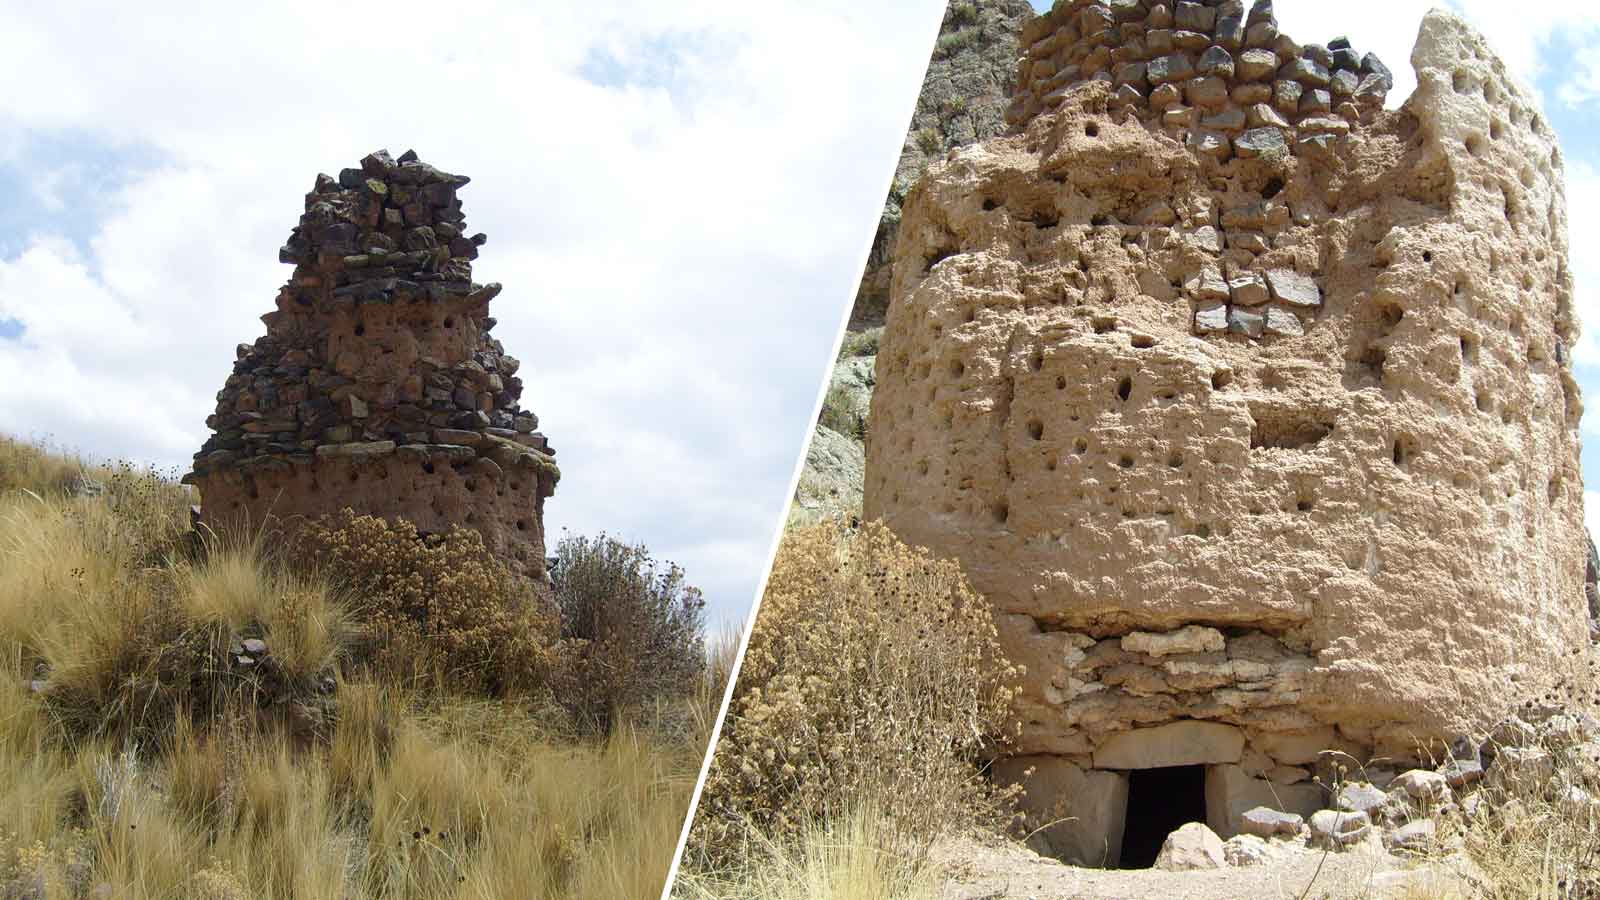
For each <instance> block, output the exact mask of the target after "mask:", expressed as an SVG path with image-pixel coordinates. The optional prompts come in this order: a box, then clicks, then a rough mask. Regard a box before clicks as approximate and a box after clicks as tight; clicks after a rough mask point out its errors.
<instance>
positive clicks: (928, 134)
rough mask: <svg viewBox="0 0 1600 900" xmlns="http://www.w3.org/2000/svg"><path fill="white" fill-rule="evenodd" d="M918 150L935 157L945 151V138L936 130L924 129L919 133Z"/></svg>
mask: <svg viewBox="0 0 1600 900" xmlns="http://www.w3.org/2000/svg"><path fill="white" fill-rule="evenodd" d="M917 149H918V150H921V151H922V152H923V153H924V154H926V155H928V156H934V155H936V154H938V153H939V152H940V151H942V150H944V137H943V136H942V135H940V134H939V132H938V131H936V130H935V129H932V128H923V129H921V130H919V131H918V132H917Z"/></svg>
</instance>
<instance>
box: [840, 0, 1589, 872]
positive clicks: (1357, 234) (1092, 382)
mask: <svg viewBox="0 0 1600 900" xmlns="http://www.w3.org/2000/svg"><path fill="white" fill-rule="evenodd" d="M1022 46H1023V47H1024V56H1023V59H1022V61H1021V63H1020V69H1019V74H1018V79H1017V84H1018V87H1017V93H1016V96H1015V98H1014V100H1013V105H1012V107H1011V112H1010V119H1011V121H1012V123H1013V126H1014V132H1013V133H1012V134H1011V135H1009V136H1005V137H1001V138H996V139H992V140H989V141H986V142H984V143H981V144H977V145H974V146H971V147H968V148H964V149H962V150H959V151H956V152H954V153H952V154H951V157H950V159H949V161H948V162H946V163H945V164H943V165H942V166H939V167H936V168H935V169H934V170H933V171H932V172H931V173H930V174H929V175H928V176H927V177H926V178H925V179H924V180H923V181H922V182H921V183H920V184H919V186H918V187H917V188H916V189H915V190H913V192H912V194H911V195H910V196H909V197H908V199H907V201H906V204H905V214H904V220H903V222H902V225H901V229H900V237H899V242H898V245H897V248H896V253H895V258H896V261H895V270H894V275H893V282H892V288H891V300H890V307H889V311H888V317H887V325H886V330H885V333H884V336H883V340H882V345H881V349H880V353H879V356H878V363H877V390H876V393H875V394H874V396H873V400H872V412H871V427H870V435H869V442H868V453H867V469H866V478H865V491H866V496H865V510H866V514H867V516H868V517H869V518H878V517H881V518H882V519H883V520H884V521H885V522H886V523H887V524H888V525H889V526H890V527H891V528H893V529H894V530H895V531H896V532H897V533H899V535H900V536H901V537H902V538H903V539H905V540H906V541H908V542H910V543H912V544H918V545H923V546H927V547H929V548H931V549H933V550H934V551H935V552H937V553H940V554H942V555H947V556H953V557H956V558H958V559H959V560H960V561H961V562H962V564H963V566H964V568H965V570H966V572H967V573H968V575H969V577H970V578H971V579H972V581H973V583H974V585H975V586H976V587H977V588H978V590H979V591H980V592H982V593H983V594H984V595H985V596H986V597H987V598H988V599H989V601H990V602H991V603H992V604H993V605H994V607H995V611H996V615H997V619H998V620H999V624H1000V627H1001V630H1002V640H1003V642H1004V645H1005V647H1006V649H1007V651H1008V652H1009V654H1010V656H1011V658H1012V659H1013V660H1014V661H1016V662H1019V663H1022V664H1023V665H1025V666H1026V668H1027V675H1026V682H1025V684H1024V686H1023V699H1022V703H1021V713H1022V723H1021V725H1022V731H1021V739H1020V744H1019V745H1018V746H1017V747H1016V748H1015V752H1016V753H1017V754H1018V756H1017V758H1016V759H1013V760H1011V761H1009V762H1006V763H1003V764H1002V765H1001V766H1000V767H999V771H1000V772H1001V773H1002V774H1003V775H1005V774H1009V775H1011V776H1013V777H1019V778H1020V777H1023V776H1022V774H1021V773H1023V772H1024V771H1026V770H1030V769H1031V771H1032V772H1033V775H1032V776H1031V778H1032V783H1031V785H1030V790H1029V802H1030V803H1032V804H1037V805H1038V807H1039V808H1040V809H1047V808H1049V807H1050V806H1051V804H1052V803H1053V801H1054V800H1056V799H1066V800H1067V802H1068V804H1069V811H1068V814H1069V815H1072V816H1075V817H1076V818H1075V819H1074V820H1073V821H1071V822H1067V823H1064V824H1061V825H1058V826H1056V827H1054V828H1052V829H1050V830H1049V831H1047V832H1046V833H1045V835H1044V837H1045V840H1046V841H1047V842H1048V844H1049V847H1048V849H1049V850H1050V852H1052V853H1055V854H1056V855H1058V856H1062V857H1065V858H1068V859H1072V860H1076V861H1079V862H1083V863H1089V864H1116V863H1117V862H1118V861H1119V858H1120V857H1121V854H1122V850H1123V847H1124V844H1125V841H1126V843H1127V844H1128V846H1132V845H1133V844H1134V843H1135V842H1138V843H1141V844H1145V843H1147V842H1148V840H1149V838H1150V834H1149V833H1148V832H1150V828H1149V827H1147V819H1148V817H1149V816H1150V815H1154V812H1153V811H1152V808H1151V807H1150V806H1148V805H1147V804H1146V800H1145V799H1142V798H1148V797H1150V796H1151V795H1152V792H1154V793H1155V794H1157V795H1158V796H1159V797H1160V800H1161V802H1162V803H1164V804H1166V805H1168V806H1171V805H1174V804H1195V806H1196V811H1197V813H1198V817H1199V818H1203V819H1205V820H1207V821H1208V822H1209V823H1210V824H1211V826H1212V827H1213V828H1214V829H1215V830H1216V831H1218V832H1219V833H1220V834H1222V835H1223V836H1224V837H1227V836H1229V835H1232V834H1234V833H1236V832H1237V831H1238V828H1239V816H1240V814H1241V813H1242V812H1243V811H1244V810H1246V809H1249V808H1251V807H1253V806H1256V805H1260V804H1265V805H1269V806H1274V807H1279V808H1287V809H1290V810H1292V811H1299V812H1309V811H1310V810H1313V809H1316V808H1319V807H1320V806H1321V805H1322V804H1323V802H1324V792H1323V790H1322V789H1321V788H1320V787H1318V786H1316V785H1314V784H1313V783H1312V782H1311V776H1312V775H1313V774H1314V773H1315V770H1316V768H1317V766H1318V765H1326V764H1327V759H1328V757H1327V756H1326V755H1325V754H1321V751H1325V750H1337V751H1342V752H1344V753H1348V754H1350V755H1351V756H1354V757H1356V758H1357V759H1359V760H1361V761H1364V762H1365V761H1370V760H1374V759H1385V760H1387V762H1381V763H1378V764H1379V765H1387V766H1393V767H1405V765H1406V764H1407V763H1416V762H1423V761H1426V760H1427V759H1428V758H1429V756H1430V755H1434V754H1440V755H1447V754H1448V753H1449V752H1450V748H1451V746H1452V744H1453V743H1454V744H1455V746H1457V747H1461V746H1466V745H1468V744H1470V746H1472V747H1474V748H1475V747H1476V743H1472V742H1466V741H1458V740H1457V739H1458V738H1462V737H1467V738H1472V739H1474V740H1476V739H1481V738H1482V737H1483V735H1484V734H1485V733H1486V732H1487V731H1488V730H1489V729H1490V728H1491V727H1492V726H1493V725H1494V723H1496V722H1497V721H1499V720H1500V719H1501V718H1502V717H1503V716H1505V715H1506V714H1507V713H1508V712H1509V711H1510V710H1511V709H1512V708H1513V706H1514V705H1515V704H1518V703H1519V702H1522V701H1523V700H1524V699H1526V698H1528V697H1531V696H1534V695H1536V694H1537V693H1538V692H1540V691H1541V690H1543V689H1545V688H1547V687H1548V686H1549V685H1550V684H1551V683H1552V682H1553V681H1554V680H1555V679H1556V678H1557V677H1558V671H1559V669H1560V668H1561V660H1562V659H1563V658H1569V659H1570V658H1571V655H1572V654H1573V652H1574V651H1576V650H1577V649H1578V648H1580V647H1583V646H1585V640H1586V627H1585V612H1584V607H1583V577H1584V561H1585V545H1584V533H1583V528H1582V484H1581V476H1580V471H1579V463H1578V449H1579V442H1578V420H1579V417H1580V414H1581V411H1582V404H1581V400H1580V398H1579V395H1578V388H1577V384H1576V382H1575V381H1574V379H1573V377H1572V373H1571V360H1570V356H1569V351H1570V348H1571V347H1572V346H1573V344H1574V342H1575V340H1576V323H1575V321H1574V315H1573V310H1572V283H1571V277H1570V274H1569V271H1568V268H1567V264H1566V254H1567V243H1566V242H1567V237H1566V211H1565V205H1564V200H1563V195H1562V160H1561V154H1560V151H1559V149H1558V148H1557V147H1556V144H1555V138H1554V135H1553V133H1552V131H1551V129H1550V127H1549V126H1548V124H1547V123H1546V122H1545V120H1544V118H1543V116H1542V115H1541V114H1540V112H1539V109H1538V105H1537V102H1536V101H1535V100H1534V98H1533V97H1532V96H1531V95H1530V94H1529V93H1528V92H1527V91H1525V90H1524V89H1523V88H1521V87H1520V86H1519V85H1517V84H1516V83H1515V82H1514V81H1513V80H1512V79H1510V78H1509V77H1508V75H1507V72H1506V69H1505V66H1504V65H1503V64H1502V63H1501V62H1500V60H1498V59H1497V58H1496V57H1495V56H1494V55H1493V53H1492V52H1491V51H1490V50H1489V48H1488V46H1487V44H1486V43H1485V41H1484V40H1483V39H1482V38H1481V37H1480V36H1479V35H1477V34H1476V33H1474V32H1473V31H1472V30H1471V29H1470V28H1469V27H1468V26H1467V25H1466V24H1465V23H1463V22H1462V21H1461V20H1459V19H1457V18H1455V17H1454V16H1452V15H1449V14H1446V13H1439V12H1435V13H1430V14H1429V15H1428V16H1427V17H1426V18H1425V19H1424V20H1423V22H1422V26H1421V31H1420V34H1419V37H1418V41H1417V44H1416V49H1415V51H1414V52H1413V55H1412V65H1413V66H1414V68H1415V69H1416V72H1417V77H1418V81H1419V86H1418V89H1417V91H1416V93H1415V94H1414V95H1413V96H1411V97H1410V98H1409V99H1408V101H1407V102H1406V103H1405V105H1404V106H1403V107H1402V108H1401V109H1399V110H1397V111H1386V110H1385V109H1384V108H1383V103H1382V101H1383V97H1384V93H1385V92H1386V91H1387V90H1388V88H1389V87H1390V83H1391V82H1390V77H1389V73H1388V70H1387V69H1386V68H1385V67H1384V66H1383V64H1382V63H1381V62H1379V61H1378V60H1377V59H1375V58H1374V57H1373V56H1371V55H1370V54H1369V55H1366V56H1363V55H1360V54H1358V53H1357V52H1355V50H1353V49H1352V48H1351V47H1350V45H1349V42H1348V41H1345V40H1343V39H1340V40H1336V41H1331V42H1329V43H1328V44H1327V45H1326V46H1323V45H1315V44H1312V45H1300V44H1297V43H1295V42H1294V41H1292V40H1290V39H1289V38H1288V37H1287V36H1285V35H1282V34H1280V33H1279V32H1278V28H1277V25H1276V22H1275V20H1274V18H1273V12H1272V8H1271V3H1270V0H1260V2H1257V3H1256V4H1255V5H1254V6H1253V7H1252V8H1250V9H1249V10H1248V12H1247V11H1246V10H1245V8H1244V7H1243V5H1242V4H1241V3H1240V2H1238V0H1219V2H1212V0H1207V2H1203V3H1197V2H1177V3H1176V4H1175V5H1173V4H1170V3H1167V2H1157V0H1109V2H1108V0H1073V2H1063V3H1058V4H1057V5H1056V7H1055V9H1054V10H1053V11H1052V12H1050V13H1049V14H1047V15H1045V16H1042V17H1040V18H1039V19H1037V20H1035V21H1034V22H1033V23H1031V24H1030V25H1029V26H1028V28H1027V29H1026V31H1025V32H1024V35H1023V40H1022ZM1472 752H1473V753H1474V754H1475V753H1476V750H1475V749H1474V750H1473V751H1472ZM1153 779H1166V780H1165V781H1160V780H1153ZM1147 814H1148V815H1147ZM1164 836H1165V831H1161V832H1160V833H1159V835H1158V836H1157V837H1156V838H1155V841H1156V843H1158V844H1159V841H1160V838H1161V837H1164ZM1130 852H1131V851H1130Z"/></svg>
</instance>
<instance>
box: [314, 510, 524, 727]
mask: <svg viewBox="0 0 1600 900" xmlns="http://www.w3.org/2000/svg"><path fill="white" fill-rule="evenodd" d="M301 541H302V544H303V546H304V547H305V548H306V550H307V551H308V555H309V558H310V559H311V560H313V561H315V562H316V563H317V564H318V565H320V566H321V568H322V570H323V572H324V573H325V574H326V575H327V576H328V577H329V578H331V579H332V580H333V581H334V582H335V583H336V584H338V585H340V586H341V587H342V588H343V589H344V590H345V591H346V592H347V593H348V594H349V595H350V596H352V597H355V598H358V602H359V603H360V604H361V608H360V609H359V610H357V617H358V618H360V619H361V620H363V621H364V622H365V623H367V626H368V628H369V629H370V637H371V638H372V640H371V642H370V644H371V646H370V648H369V650H368V656H367V661H368V662H369V663H370V664H371V665H373V666H374V667H375V668H376V669H377V670H378V671H379V672H380V673H382V674H383V675H384V676H385V677H389V678H395V679H399V680H401V681H404V682H408V683H426V684H431V685H435V686H437V687H440V688H443V689H447V690H450V691H455V692H460V693H486V694H492V695H495V696H502V695H505V694H509V693H520V692H525V691H529V690H532V689H535V688H538V687H540V686H542V685H543V684H544V683H545V679H546V677H547V675H548V673H549V667H550V661H551V648H552V646H553V645H554V643H555V639H556V617H555V615H554V612H553V610H551V609H550V608H549V607H548V604H546V603H544V602H542V601H541V600H540V598H539V597H538V595H537V594H535V593H534V591H533V590H532V587H531V585H529V584H528V583H527V582H526V581H524V580H522V579H520V578H518V577H517V576H516V575H514V574H513V573H512V572H511V571H510V570H509V569H508V568H506V566H505V565H504V564H502V563H501V562H500V561H499V560H497V559H495V557H494V556H493V555H492V554H491V553H490V552H489V551H488V549H487V548H485V547H484V544H483V537H482V535H480V534H478V532H476V531H473V530H472V529H468V528H462V527H461V526H459V525H458V526H453V527H451V529H450V530H449V531H448V532H445V533H444V534H442V535H429V536H427V537H422V536H419V535H418V534H417V529H416V527H415V526H414V525H412V524H411V523H409V522H405V521H399V522H393V523H391V522H388V521H386V520H384V519H381V518H378V517H376V516H358V515H356V514H355V513H354V512H353V511H352V510H349V509H346V510H344V511H343V512H342V513H340V514H338V515H335V516H328V517H324V518H323V519H321V520H319V521H316V522H312V523H309V524H308V525H307V526H306V527H305V528H304V529H303V530H302V533H301Z"/></svg>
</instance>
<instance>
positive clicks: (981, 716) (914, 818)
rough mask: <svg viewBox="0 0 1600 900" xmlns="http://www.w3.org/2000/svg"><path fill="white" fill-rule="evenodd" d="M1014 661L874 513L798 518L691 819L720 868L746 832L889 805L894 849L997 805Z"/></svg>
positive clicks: (705, 853) (916, 845)
mask: <svg viewBox="0 0 1600 900" xmlns="http://www.w3.org/2000/svg"><path fill="white" fill-rule="evenodd" d="M1015 676H1016V670H1015V669H1013V668H1012V667H1010V666H1009V665H1008V664H1006V663H1005V662H1004V661H1003V660H1002V658H1001V656H1000V654H999V650H998V645H997V638H996V633H995V627H994V623H993V620H992V618H991V615H990V611H989V606H988V604H987V602H985V601H984V599H983V598H982V597H980V596H979V595H978V594H977V593H976V592H974V591H973V590H972V588H971V586H970V585H969V584H968V583H967V580H966V578H965V577H963V575H962V574H961V570H960V567H959V566H958V565H957V564H956V563H955V562H954V561H951V560H939V559H934V558H933V557H931V556H930V555H929V554H927V553H926V552H925V551H922V550H920V549H915V548H911V547H908V546H906V545H905V544H903V543H901V542H900V541H899V540H898V539H897V538H896V537H895V536H894V535H893V534H892V533H891V532H890V531H889V530H888V529H887V528H885V527H884V526H882V525H880V524H877V523H869V524H867V525H865V526H863V527H862V528H861V529H859V530H856V531H851V530H848V529H846V528H845V526H842V525H839V524H835V523H829V522H825V523H821V524H817V525H812V526H806V527H801V528H797V529H793V530H791V531H790V532H789V533H788V534H787V535H786V536H785V538H784V541H783V544H782V546H781V547H780V549H779V552H778V556H777V559H776V561H775V562H774V565H773V569H772V574H771V576H770V578H769V580H768V582H767V589H766V595H765V597H764V599H763V600H762V604H761V610H760V614H759V616H758V617H757V620H756V624H755V628H754V631H753V633H752V635H751V638H750V644H749V649H748V651H747V653H746V655H745V658H744V664H743V668H742V669H741V670H740V672H739V677H738V686H737V687H736V688H735V694H734V697H733V702H732V705H731V706H730V707H729V711H728V716H727V720H726V722H725V724H724V727H723V731H722V736H721V739H720V740H719V742H718V744H717V751H716V755H715V757H714V759H713V762H712V766H711V771H710V774H709V777H708V780H707V782H706V787H705V791H704V796H703V799H702V800H701V803H700V809H699V813H698V816H697V819H696V822H695V825H694V830H693V837H692V840H693V846H694V849H695V850H696V852H697V853H698V854H700V856H701V858H702V861H705V862H709V863H710V864H712V865H714V864H715V860H716V858H717V856H718V855H719V854H721V853H724V852H727V851H731V850H732V849H733V848H735V847H736V846H737V845H738V844H739V843H741V842H742V841H743V840H745V839H747V838H748V836H749V833H750V832H754V833H756V834H760V835H763V836H766V837H769V838H775V839H777V840H779V841H792V840H795V839H797V838H798V837H800V836H801V835H803V834H804V833H805V831H806V829H807V828H808V827H810V826H812V825H814V824H815V823H816V822H819V821H825V820H827V819H829V818H830V817H834V816H842V815H846V814H848V813H850V812H851V811H852V810H860V809H863V808H869V809H874V810H877V811H881V812H882V813H883V814H884V816H885V819H886V821H887V822H888V823H889V829H890V831H891V832H892V834H891V840H892V841H893V842H894V843H896V844H897V845H898V847H899V849H902V850H904V849H913V850H916V849H922V848H924V847H925V845H926V843H927V842H929V841H931V840H932V839H933V838H934V837H936V836H937V835H938V834H940V833H944V832H945V831H947V830H948V829H949V828H951V827H955V828H959V827H961V826H962V825H963V824H972V823H974V822H975V820H987V821H990V822H995V821H997V820H998V819H1000V818H1003V814H1002V813H1001V810H1002V808H1003V807H1004V806H1005V803H1004V798H1003V797H1000V796H998V795H997V794H996V793H995V792H994V790H993V789H991V788H990V787H989V786H988V784H987V783H986V781H985V780H984V779H983V778H982V776H981V774H980V769H981V766H982V765H983V764H984V763H985V762H986V761H987V760H988V759H989V758H990V757H991V756H993V755H994V747H995V745H996V743H997V742H999V741H1001V740H1003V739H1004V734H1005V732H1006V729H1007V728H1008V725H1007V723H1008V722H1009V721H1010V719H1011V716H1010V708H1011V704H1012V699H1013V695H1014V688H1013V687H1012V685H1013V683H1014V681H1015Z"/></svg>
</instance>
